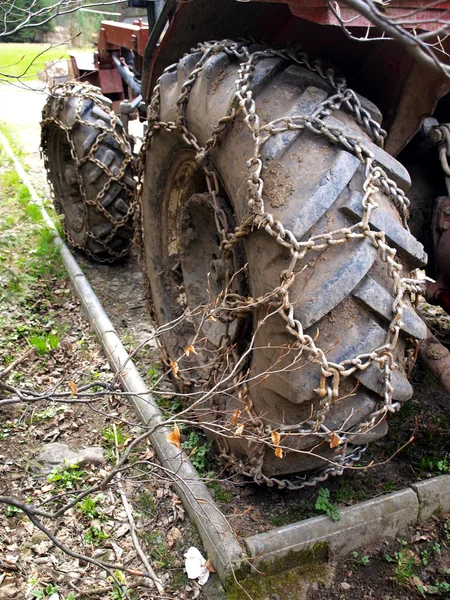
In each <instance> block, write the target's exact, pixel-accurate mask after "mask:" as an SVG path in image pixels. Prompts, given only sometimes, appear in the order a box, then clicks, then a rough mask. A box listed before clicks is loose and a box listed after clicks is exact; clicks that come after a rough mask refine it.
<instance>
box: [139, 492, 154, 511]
mask: <svg viewBox="0 0 450 600" xmlns="http://www.w3.org/2000/svg"><path fill="white" fill-rule="evenodd" d="M137 501H138V504H139V507H140V509H141V510H142V511H143V512H144V513H146V514H147V515H150V516H153V515H154V514H155V512H156V503H155V500H154V498H153V496H152V495H151V494H149V492H147V491H145V490H144V491H143V492H141V493H140V494H139V496H138V498H137Z"/></svg>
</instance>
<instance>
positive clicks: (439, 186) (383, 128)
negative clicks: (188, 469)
mask: <svg viewBox="0 0 450 600" xmlns="http://www.w3.org/2000/svg"><path fill="white" fill-rule="evenodd" d="M131 4H133V5H134V6H136V5H138V6H140V7H142V8H146V9H147V18H145V19H138V20H135V21H134V22H133V23H131V24H130V23H115V22H108V21H104V22H103V23H102V25H101V29H100V34H99V41H98V50H97V52H96V53H95V56H94V66H93V67H92V66H87V67H83V65H82V64H77V63H76V61H74V62H73V65H72V67H73V71H74V73H75V77H74V79H73V80H72V81H68V82H66V83H64V84H62V85H57V86H55V87H54V88H53V89H52V90H51V94H50V96H49V99H48V102H47V104H46V106H45V108H44V111H43V121H42V148H43V152H44V156H45V163H46V168H47V171H48V177H49V181H50V183H51V187H52V190H53V196H54V201H55V205H56V208H57V210H58V211H59V212H60V213H61V214H62V219H63V221H62V222H63V226H64V230H65V233H66V237H67V239H68V241H69V243H70V244H71V245H72V246H73V247H74V248H77V249H81V250H83V251H84V252H85V253H86V254H87V255H88V256H89V257H91V258H92V259H95V260H98V261H102V262H113V261H115V260H120V259H122V258H123V257H124V256H125V255H126V254H127V253H128V252H129V250H130V248H131V246H132V240H133V236H134V240H135V247H136V248H137V251H138V253H139V256H140V263H141V267H142V270H143V274H144V282H145V290H146V298H147V299H148V305H149V309H150V312H151V315H152V317H153V319H154V321H155V323H156V325H157V327H158V328H159V332H160V341H161V343H162V346H163V353H164V361H165V363H166V364H167V368H168V370H169V371H170V374H171V377H172V379H173V382H174V384H175V386H176V388H177V389H178V393H179V394H180V397H182V398H183V399H184V402H185V405H186V406H187V407H189V408H190V410H191V411H192V412H191V413H190V414H191V415H195V419H196V420H197V422H198V423H199V426H201V427H203V429H204V431H205V433H206V435H207V437H209V438H210V439H212V440H214V442H215V447H216V449H217V452H218V453H219V455H220V456H221V457H222V458H223V459H224V460H225V461H226V462H227V465H228V467H229V468H230V469H232V470H233V471H235V472H236V473H240V474H242V475H244V476H246V477H250V478H252V479H254V480H255V481H256V482H258V483H266V484H268V485H278V486H279V487H289V488H290V489H298V488H301V487H304V486H307V485H313V484H315V483H316V482H317V481H322V480H324V479H326V478H327V477H329V476H330V475H336V474H340V473H342V472H343V471H344V470H345V469H346V468H347V467H348V466H350V465H352V464H353V463H354V462H356V461H359V458H360V456H361V452H362V451H363V449H364V447H365V445H366V444H367V443H369V442H371V441H373V440H376V439H378V438H380V437H382V436H384V435H385V434H386V432H387V428H388V417H389V414H390V413H393V412H395V411H397V410H398V409H399V408H400V406H401V404H402V403H403V402H405V401H407V400H408V399H409V398H410V397H411V395H412V391H413V390H412V386H411V383H410V381H409V374H410V371H411V368H412V365H413V363H414V360H415V358H416V355H417V347H418V342H419V341H420V340H423V339H424V338H425V337H426V336H427V328H426V325H425V324H424V322H423V321H422V319H421V318H420V317H419V315H418V314H417V313H416V311H415V304H416V303H417V301H418V298H419V297H420V295H421V294H424V293H426V294H427V299H428V301H429V302H432V303H436V304H440V305H442V306H443V307H444V308H445V309H446V310H449V308H450V296H449V294H450V287H449V284H448V282H449V281H450V271H449V268H450V267H449V265H450V262H449V261H448V258H447V257H448V255H449V252H450V243H449V242H450V239H449V238H450V231H449V229H450V199H449V192H448V189H447V185H448V182H449V181H450V179H449V177H450V167H449V165H448V162H447V161H448V156H449V144H450V126H448V125H446V124H445V123H446V122H447V121H450V115H449V111H450V95H449V92H450V78H449V77H448V76H447V74H446V67H445V58H444V60H443V61H440V60H439V52H441V54H442V56H445V48H446V39H445V36H443V35H442V36H441V37H439V32H438V33H436V35H438V39H439V44H440V45H439V51H438V52H437V53H436V52H434V51H431V50H430V46H427V48H428V50H427V52H425V54H426V56H425V59H424V58H423V56H421V55H420V52H418V51H417V48H418V47H419V46H418V45H417V44H415V43H414V39H417V38H415V36H417V31H418V32H419V33H420V32H423V31H425V32H428V35H429V39H430V40H431V39H433V35H434V30H435V29H437V28H439V27H440V28H441V29H442V28H443V25H442V23H444V24H445V22H446V21H448V22H449V23H450V19H449V16H448V11H447V9H446V6H447V4H446V3H445V2H442V3H433V4H430V5H429V6H427V5H425V4H423V0H413V1H412V2H410V3H406V2H405V1H404V0H393V2H391V3H390V4H389V10H390V11H391V14H393V15H394V20H393V21H392V22H393V23H394V24H395V18H403V19H404V20H405V19H406V22H409V23H410V25H408V24H407V25H405V27H404V28H403V29H402V31H403V32H404V37H405V39H406V42H407V43H402V42H401V40H400V41H399V39H398V36H397V35H393V36H388V37H389V38H390V39H385V38H386V35H385V33H386V32H385V30H383V28H382V27H381V24H380V22H379V21H380V18H378V17H377V18H378V20H377V19H372V20H371V19H370V18H369V16H368V14H367V11H368V10H369V8H370V7H371V6H372V3H370V2H359V3H358V2H357V3H356V4H358V5H359V4H360V5H361V8H360V9H359V10H356V8H354V7H353V4H354V3H353V4H352V3H349V4H348V5H347V4H343V5H342V6H341V7H338V5H337V4H335V3H331V2H327V0H290V1H272V2H265V1H253V0H250V1H248V2H239V1H237V0H221V1H220V2H212V1H211V0H191V1H189V2H179V1H177V0H166V1H165V2H162V1H160V2H152V1H149V2H146V1H145V0H139V2H135V1H133V2H131ZM377 6H378V5H377ZM377 15H383V7H381V9H380V10H379V11H378V12H377ZM408 15H409V17H408ZM411 15H412V16H411ZM418 19H420V23H419V25H417V23H418V21H417V20H418ZM408 27H409V29H408ZM394 29H395V28H394ZM395 32H397V30H396V29H395ZM395 32H394V33H395ZM447 42H448V40H447ZM447 46H448V43H447ZM422 54H423V53H422ZM133 123H141V124H143V135H142V139H140V140H138V141H137V140H136V139H135V138H133V136H132V135H131V130H132V125H133ZM427 278H428V279H431V278H432V279H433V283H432V284H431V285H428V288H427V289H426V292H425V287H426V283H425V282H426V280H427Z"/></svg>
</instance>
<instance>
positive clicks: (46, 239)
mask: <svg viewBox="0 0 450 600" xmlns="http://www.w3.org/2000/svg"><path fill="white" fill-rule="evenodd" d="M2 129H4V128H2ZM5 133H9V132H5ZM0 165H1V167H0V189H1V194H0V360H4V361H5V362H8V361H9V362H10V361H11V359H14V358H16V357H17V354H18V352H20V351H21V350H22V351H23V350H25V349H28V348H30V347H34V348H36V350H37V352H38V354H39V355H41V356H44V355H45V354H48V353H49V352H52V351H54V350H55V349H56V348H58V346H59V341H60V336H61V334H62V332H63V330H62V328H60V329H59V330H58V326H57V325H56V324H55V314H56V313H55V309H54V306H55V305H59V303H60V302H61V293H60V292H57V290H58V288H60V287H61V286H63V285H65V282H64V280H65V270H64V267H63V264H62V260H61V257H60V255H59V252H58V250H57V249H56V247H55V245H54V243H53V232H52V231H51V230H49V229H48V228H47V227H46V226H45V224H44V223H43V221H42V218H41V213H40V209H39V207H38V206H37V205H36V204H34V202H33V201H32V199H31V197H30V193H29V191H28V189H27V187H26V186H25V185H23V183H22V181H21V180H20V178H19V176H18V175H17V173H16V172H15V171H14V169H13V165H12V164H11V161H10V159H9V158H8V157H7V156H6V155H5V153H4V151H3V150H2V149H0ZM57 294H59V296H58V295H57Z"/></svg>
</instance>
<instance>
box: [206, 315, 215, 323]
mask: <svg viewBox="0 0 450 600" xmlns="http://www.w3.org/2000/svg"><path fill="white" fill-rule="evenodd" d="M207 319H208V321H213V322H215V321H217V319H215V318H214V317H213V316H212V315H208V317H207Z"/></svg>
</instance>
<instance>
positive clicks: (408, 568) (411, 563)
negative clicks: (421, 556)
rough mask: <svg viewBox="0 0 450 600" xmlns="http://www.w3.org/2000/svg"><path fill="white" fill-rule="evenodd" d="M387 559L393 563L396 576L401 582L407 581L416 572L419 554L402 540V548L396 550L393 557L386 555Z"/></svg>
mask: <svg viewBox="0 0 450 600" xmlns="http://www.w3.org/2000/svg"><path fill="white" fill-rule="evenodd" d="M386 561H387V562H388V563H391V564H392V565H393V567H394V577H395V579H396V581H397V582H398V583H400V584H404V583H406V582H407V581H408V580H409V579H411V577H413V576H414V575H415V574H416V567H417V563H418V562H419V560H418V557H417V555H416V554H415V553H414V552H413V551H412V550H411V549H410V548H407V547H405V546H404V542H400V548H399V550H397V551H396V552H394V556H393V557H392V556H390V555H389V554H387V555H386Z"/></svg>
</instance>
